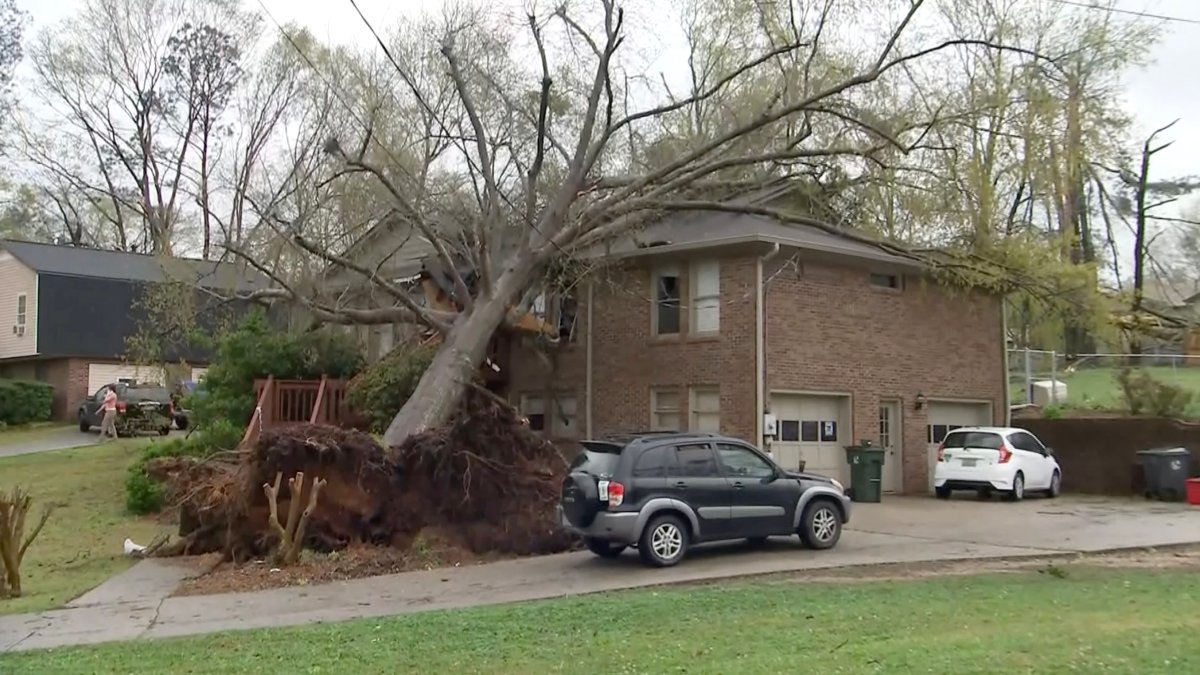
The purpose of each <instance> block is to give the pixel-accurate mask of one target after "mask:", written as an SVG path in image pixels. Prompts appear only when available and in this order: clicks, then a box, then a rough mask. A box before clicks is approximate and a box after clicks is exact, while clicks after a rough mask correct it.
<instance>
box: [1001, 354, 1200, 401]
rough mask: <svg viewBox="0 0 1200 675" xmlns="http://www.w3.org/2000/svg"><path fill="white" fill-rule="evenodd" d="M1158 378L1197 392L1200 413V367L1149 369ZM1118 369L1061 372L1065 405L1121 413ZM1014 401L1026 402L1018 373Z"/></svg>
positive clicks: (1013, 379) (1046, 375) (1045, 375)
mask: <svg viewBox="0 0 1200 675" xmlns="http://www.w3.org/2000/svg"><path fill="white" fill-rule="evenodd" d="M1144 370H1145V371H1146V372H1148V373H1150V375H1151V376H1152V377H1154V378H1155V379H1157V380H1159V381H1162V382H1167V383H1170V384H1175V385H1178V386H1180V387H1183V388H1184V389H1186V390H1188V391H1192V392H1195V395H1196V399H1197V400H1196V402H1194V403H1193V408H1195V409H1196V410H1195V412H1197V413H1200V367H1196V366H1192V367H1185V366H1183V365H1180V366H1179V367H1178V368H1172V367H1170V366H1156V367H1153V368H1145V369H1144ZM1117 372H1118V369H1117V368H1088V367H1086V366H1085V367H1082V368H1080V369H1079V370H1076V371H1075V372H1074V373H1070V374H1067V373H1064V372H1062V371H1059V373H1058V378H1059V380H1060V381H1061V382H1064V383H1066V385H1067V400H1066V401H1064V402H1062V404H1063V405H1065V406H1067V407H1071V408H1084V409H1098V410H1120V409H1122V408H1124V406H1125V402H1124V400H1123V398H1122V396H1121V388H1120V385H1118V384H1117V380H1116V374H1117ZM1035 379H1039V380H1041V379H1047V380H1048V379H1050V375H1049V373H1042V374H1040V375H1039V376H1037V377H1035ZM1010 382H1011V389H1012V398H1013V402H1014V403H1024V402H1025V395H1024V387H1025V375H1024V374H1023V373H1014V374H1013V375H1012V376H1011V378H1010Z"/></svg>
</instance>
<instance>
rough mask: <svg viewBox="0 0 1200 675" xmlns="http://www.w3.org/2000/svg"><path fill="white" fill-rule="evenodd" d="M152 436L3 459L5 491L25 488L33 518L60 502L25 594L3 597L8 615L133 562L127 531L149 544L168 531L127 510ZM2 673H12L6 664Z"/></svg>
mask: <svg viewBox="0 0 1200 675" xmlns="http://www.w3.org/2000/svg"><path fill="white" fill-rule="evenodd" d="M148 442H153V441H152V440H150V439H138V440H127V441H121V442H120V443H110V444H105V445H96V446H85V447H82V448H74V449H71V450H60V451H57V452H44V453H37V454H33V455H21V456H18V457H6V458H2V459H0V490H4V491H7V490H9V489H11V488H12V486H13V485H20V486H22V487H24V488H25V489H26V490H27V491H28V492H29V494H30V495H31V496H32V497H33V499H34V504H33V513H32V514H31V517H37V516H38V514H39V513H40V512H41V508H42V506H44V505H46V504H49V503H53V504H57V505H58V506H57V507H56V509H55V511H54V513H53V515H51V516H50V520H49V521H48V522H47V523H46V527H45V529H44V530H42V533H41V535H40V536H39V537H38V538H37V540H36V541H35V542H34V543H33V545H31V546H30V547H29V552H28V553H26V554H25V563H24V564H23V565H22V566H21V570H22V575H21V585H22V587H23V590H24V595H23V596H22V597H20V598H10V599H7V600H0V614H13V613H19V612H32V611H38V610H43V609H50V608H53V607H58V606H60V605H62V604H63V603H65V602H68V601H70V600H72V599H74V598H76V597H78V596H79V595H81V594H83V593H84V592H85V591H88V590H90V589H92V588H94V587H95V586H97V585H99V584H100V583H101V582H103V581H104V580H105V579H107V578H109V577H110V576H112V575H113V574H116V573H117V572H120V571H122V570H124V569H126V568H127V567H129V565H131V564H132V562H133V561H132V560H131V559H129V558H126V557H125V556H124V555H123V554H122V549H121V543H122V542H123V541H124V539H125V537H127V536H128V537H132V538H133V539H134V541H137V542H139V543H146V541H148V540H149V539H151V538H152V537H153V536H154V535H155V534H157V533H158V532H160V531H162V530H164V529H165V528H164V527H163V526H162V525H159V524H158V523H156V522H154V520H152V519H148V518H136V517H134V516H131V515H129V514H127V513H126V512H125V473H126V469H127V467H128V466H129V464H130V463H131V462H132V461H133V460H134V458H135V457H136V456H137V454H138V452H139V451H140V449H141V448H142V447H144V446H145V445H146V443H148ZM0 672H4V669H3V668H0Z"/></svg>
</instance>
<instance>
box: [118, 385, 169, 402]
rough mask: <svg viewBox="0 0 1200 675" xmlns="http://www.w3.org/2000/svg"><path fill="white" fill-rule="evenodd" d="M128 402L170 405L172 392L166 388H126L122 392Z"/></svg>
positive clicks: (132, 386) (134, 386)
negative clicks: (151, 402) (152, 402)
mask: <svg viewBox="0 0 1200 675" xmlns="http://www.w3.org/2000/svg"><path fill="white" fill-rule="evenodd" d="M121 394H122V396H124V397H125V400H127V401H154V402H155V403H170V402H171V392H169V391H167V388H166V387H153V386H149V387H148V386H137V385H131V386H126V387H125V389H124V391H122V392H121Z"/></svg>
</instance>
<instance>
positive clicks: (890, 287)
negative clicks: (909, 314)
mask: <svg viewBox="0 0 1200 675" xmlns="http://www.w3.org/2000/svg"><path fill="white" fill-rule="evenodd" d="M880 281H886V283H879V282H880ZM867 283H868V284H870V285H871V286H872V287H873V288H878V289H880V290H884V291H892V292H895V293H899V292H900V291H902V290H904V276H903V275H901V274H892V273H888V272H871V273H870V275H869V276H868V277H867Z"/></svg>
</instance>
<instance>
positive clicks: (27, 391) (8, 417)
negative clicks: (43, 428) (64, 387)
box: [0, 380, 54, 425]
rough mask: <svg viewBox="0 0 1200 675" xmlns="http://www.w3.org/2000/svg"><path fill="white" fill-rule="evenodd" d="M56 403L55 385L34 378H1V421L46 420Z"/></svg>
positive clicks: (26, 422)
mask: <svg viewBox="0 0 1200 675" xmlns="http://www.w3.org/2000/svg"><path fill="white" fill-rule="evenodd" d="M53 405H54V387H52V386H50V385H48V384H46V383H45V382H37V381H34V380H0V422H4V423H5V425H17V424H29V423H30V422H45V421H47V420H49V419H50V411H51V407H52V406H53Z"/></svg>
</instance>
